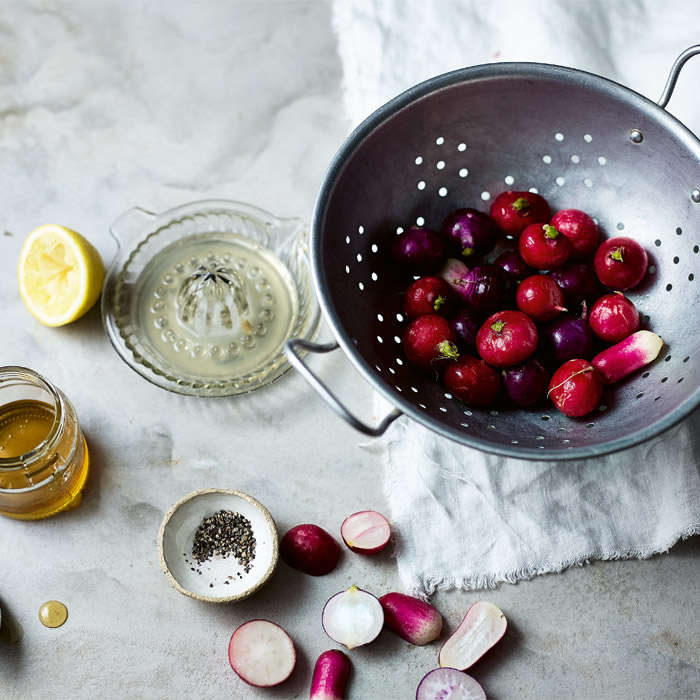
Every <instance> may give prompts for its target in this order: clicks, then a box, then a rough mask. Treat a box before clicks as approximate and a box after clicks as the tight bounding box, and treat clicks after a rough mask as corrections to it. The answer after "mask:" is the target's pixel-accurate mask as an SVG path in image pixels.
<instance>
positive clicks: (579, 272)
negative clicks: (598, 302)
mask: <svg viewBox="0 0 700 700" xmlns="http://www.w3.org/2000/svg"><path fill="white" fill-rule="evenodd" d="M549 274H550V276H551V277H553V278H554V280H555V282H556V283H557V284H558V285H559V286H560V287H561V289H562V291H563V292H564V297H565V299H566V303H567V304H570V305H571V306H575V305H577V304H580V303H581V302H582V301H592V300H593V299H597V298H598V297H599V296H600V294H601V286H600V282H599V281H598V277H597V275H596V273H595V269H594V268H593V265H585V264H583V263H575V264H573V265H565V266H564V267H562V268H559V269H558V270H552V271H551V272H550V273H549Z"/></svg>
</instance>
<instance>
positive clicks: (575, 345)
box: [539, 310, 595, 367]
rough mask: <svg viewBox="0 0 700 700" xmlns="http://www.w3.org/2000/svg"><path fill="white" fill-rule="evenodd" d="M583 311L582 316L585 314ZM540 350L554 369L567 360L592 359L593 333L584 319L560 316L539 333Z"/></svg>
mask: <svg viewBox="0 0 700 700" xmlns="http://www.w3.org/2000/svg"><path fill="white" fill-rule="evenodd" d="M585 313H586V312H585V310H584V314H585ZM539 333H540V348H541V349H542V352H543V354H544V355H545V356H546V357H547V359H551V360H552V361H553V363H554V365H555V366H556V367H558V366H560V365H563V364H564V363H565V362H566V361H567V360H573V359H575V358H580V359H584V360H590V359H591V357H593V342H594V340H595V338H594V336H593V331H592V330H591V327H590V326H589V325H588V322H587V321H586V319H585V317H584V318H582V317H579V316H572V315H570V314H562V315H561V316H559V318H556V319H555V320H554V321H552V322H551V323H548V324H547V325H546V326H544V328H541V329H540V331H539Z"/></svg>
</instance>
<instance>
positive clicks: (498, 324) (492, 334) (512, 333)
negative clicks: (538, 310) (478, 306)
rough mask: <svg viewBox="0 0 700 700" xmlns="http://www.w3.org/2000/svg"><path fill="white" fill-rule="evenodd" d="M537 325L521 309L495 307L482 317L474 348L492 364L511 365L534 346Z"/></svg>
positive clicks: (515, 363)
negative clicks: (499, 308)
mask: <svg viewBox="0 0 700 700" xmlns="http://www.w3.org/2000/svg"><path fill="white" fill-rule="evenodd" d="M537 342H538V334H537V328H536V326H535V324H534V322H533V321H532V319H531V318H530V317H529V316H527V315H526V314H524V313H523V312H522V311H499V312H498V313H495V314H493V316H489V318H487V319H486V321H484V323H483V325H482V326H481V328H480V329H479V333H478V334H477V336H476V348H477V350H478V352H479V355H480V356H481V359H482V360H484V362H486V363H487V364H489V365H491V366H492V367H512V366H513V365H517V364H520V363H521V362H525V360H527V358H528V357H530V355H532V353H534V352H535V350H536V349H537Z"/></svg>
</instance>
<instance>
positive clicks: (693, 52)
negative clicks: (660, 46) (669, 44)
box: [656, 44, 700, 109]
mask: <svg viewBox="0 0 700 700" xmlns="http://www.w3.org/2000/svg"><path fill="white" fill-rule="evenodd" d="M698 54H700V44H695V46H691V47H689V48H687V49H686V50H685V51H684V52H683V53H682V54H681V55H680V56H679V57H678V58H677V59H676V61H675V63H674V64H673V66H671V72H670V73H669V75H668V79H667V80H666V86H665V87H664V91H663V93H662V95H661V97H660V98H659V101H658V102H657V103H656V104H657V105H659V107H661V108H662V109H666V105H667V104H668V101H669V100H670V99H671V95H673V90H674V89H675V87H676V81H677V80H678V76H679V75H680V72H681V68H683V66H684V65H685V63H686V61H687V60H688V59H689V58H692V57H693V56H697V55H698Z"/></svg>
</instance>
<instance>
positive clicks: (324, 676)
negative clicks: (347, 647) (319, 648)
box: [309, 649, 352, 700]
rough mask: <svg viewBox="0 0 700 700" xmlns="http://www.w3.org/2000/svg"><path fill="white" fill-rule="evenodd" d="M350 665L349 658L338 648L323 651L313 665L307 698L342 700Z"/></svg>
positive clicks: (310, 699) (311, 699) (313, 699)
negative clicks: (309, 692) (309, 691)
mask: <svg viewBox="0 0 700 700" xmlns="http://www.w3.org/2000/svg"><path fill="white" fill-rule="evenodd" d="M351 667H352V664H351V663H350V659H349V658H348V657H347V656H346V655H345V654H343V652H342V651H340V650H339V649H329V650H328V651H324V652H323V654H321V656H319V657H318V659H317V660H316V665H315V666H314V675H313V678H312V679H311V694H310V695H309V700H343V698H344V697H345V686H346V685H347V682H348V678H349V676H350V669H351Z"/></svg>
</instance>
